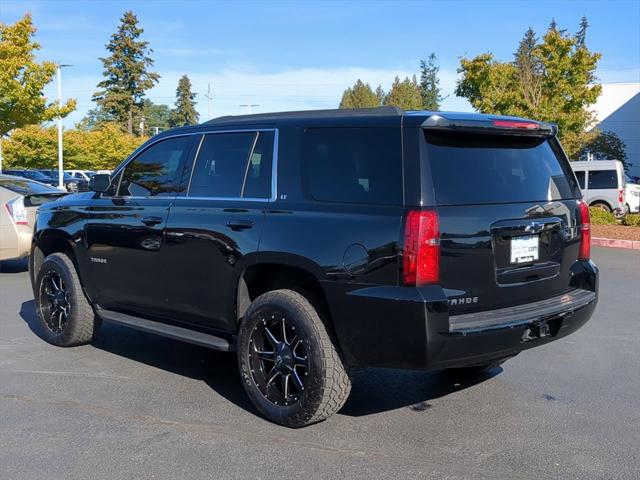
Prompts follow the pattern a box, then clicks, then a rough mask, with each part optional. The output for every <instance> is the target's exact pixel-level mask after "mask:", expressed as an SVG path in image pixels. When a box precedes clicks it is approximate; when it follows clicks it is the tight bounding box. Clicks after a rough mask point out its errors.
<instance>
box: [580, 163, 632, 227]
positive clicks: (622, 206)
mask: <svg viewBox="0 0 640 480" xmlns="http://www.w3.org/2000/svg"><path fill="white" fill-rule="evenodd" d="M570 164H571V168H573V171H574V172H575V174H576V178H577V179H578V183H579V184H580V189H581V190H582V195H583V196H584V199H585V201H586V202H587V203H588V204H589V206H590V207H599V208H602V209H603V210H606V211H608V212H613V213H614V214H616V215H623V214H625V213H626V210H627V208H626V202H625V196H624V194H625V191H624V183H625V182H624V167H623V165H622V162H620V161H619V160H594V161H591V162H583V161H580V162H570Z"/></svg>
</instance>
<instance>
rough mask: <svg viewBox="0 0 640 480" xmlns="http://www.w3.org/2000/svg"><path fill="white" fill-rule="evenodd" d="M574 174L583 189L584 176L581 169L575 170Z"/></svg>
mask: <svg viewBox="0 0 640 480" xmlns="http://www.w3.org/2000/svg"><path fill="white" fill-rule="evenodd" d="M575 174H576V178H577V179H578V185H580V188H581V189H583V190H584V186H585V181H584V177H585V173H584V171H582V170H578V171H576V172H575Z"/></svg>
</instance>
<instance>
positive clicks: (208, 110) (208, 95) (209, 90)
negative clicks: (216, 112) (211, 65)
mask: <svg viewBox="0 0 640 480" xmlns="http://www.w3.org/2000/svg"><path fill="white" fill-rule="evenodd" d="M204 98H206V99H207V120H210V119H211V99H212V98H213V94H212V93H211V83H207V94H206V95H205V96H204Z"/></svg>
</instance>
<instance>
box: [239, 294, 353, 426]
mask: <svg viewBox="0 0 640 480" xmlns="http://www.w3.org/2000/svg"><path fill="white" fill-rule="evenodd" d="M238 364H239V367H240V374H241V376H242V383H243V385H244V388H245V391H246V392H247V394H248V395H249V398H250V399H251V401H252V403H253V404H254V405H255V407H256V408H257V409H258V411H260V413H261V414H262V415H264V416H265V417H267V418H268V419H269V420H271V421H274V422H276V423H279V424H281V425H285V426H287V427H303V426H305V425H309V424H312V423H316V422H320V421H322V420H325V419H326V418H328V417H330V416H331V415H333V414H334V413H335V412H337V411H338V410H340V408H342V406H343V405H344V403H345V402H346V400H347V397H348V396H349V392H350V391H351V380H350V378H349V375H348V372H347V369H346V367H345V365H344V364H343V362H342V360H341V358H340V355H339V354H338V351H337V349H336V347H335V345H334V344H333V342H332V341H331V338H330V336H329V333H328V332H327V329H326V327H325V325H324V323H323V322H322V320H321V319H320V316H319V315H318V312H317V311H316V309H315V308H314V307H313V306H312V305H311V303H310V302H309V300H307V298H305V297H304V296H302V295H301V294H299V293H297V292H294V291H292V290H274V291H271V292H267V293H264V294H262V295H260V296H259V297H258V298H256V299H255V300H254V302H253V303H252V304H251V305H250V306H249V309H248V310H247V312H246V314H245V316H244V318H243V320H242V323H241V325H240V332H239V338H238Z"/></svg>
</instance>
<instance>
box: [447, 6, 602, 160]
mask: <svg viewBox="0 0 640 480" xmlns="http://www.w3.org/2000/svg"><path fill="white" fill-rule="evenodd" d="M586 29H587V23H586V19H583V22H582V23H581V32H579V35H580V37H578V36H575V35H569V34H567V33H566V31H565V30H558V28H557V25H555V23H552V24H551V25H550V27H549V29H548V30H547V32H546V33H545V35H544V37H543V38H542V41H537V39H536V38H535V33H534V32H533V30H531V29H529V30H528V31H527V32H526V33H525V35H524V38H523V40H522V41H521V42H520V45H519V47H518V51H517V52H516V54H515V60H514V61H513V62H500V61H497V60H495V59H494V57H493V55H491V54H489V53H485V54H482V55H478V56H477V57H475V58H473V59H466V58H463V59H462V60H461V61H460V68H459V69H458V72H459V73H461V74H462V78H461V79H460V80H459V81H458V85H457V87H456V95H458V96H461V97H465V98H467V99H468V100H469V101H470V102H471V105H473V107H474V108H475V109H476V110H479V111H481V112H485V113H494V114H503V115H516V116H523V117H530V118H535V119H537V120H543V121H548V122H554V123H557V124H558V128H559V137H560V139H561V140H562V143H563V146H564V148H565V150H566V151H567V154H568V155H569V157H572V158H575V156H576V155H577V154H578V152H579V151H580V149H581V147H582V146H583V145H584V144H586V143H587V142H588V141H589V140H590V139H591V138H592V137H593V136H594V135H595V133H594V132H591V131H589V130H588V127H589V126H590V125H591V124H592V123H593V121H594V117H593V113H592V112H591V111H590V110H589V107H590V106H591V105H593V104H594V103H595V101H596V100H597V98H598V96H599V95H600V93H601V91H602V87H601V86H600V85H598V84H597V83H596V80H597V79H596V76H595V70H596V65H597V63H598V60H599V59H600V57H601V55H600V54H599V53H592V52H590V51H589V50H588V48H587V46H586V43H585V42H584V38H585V36H586Z"/></svg>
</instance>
